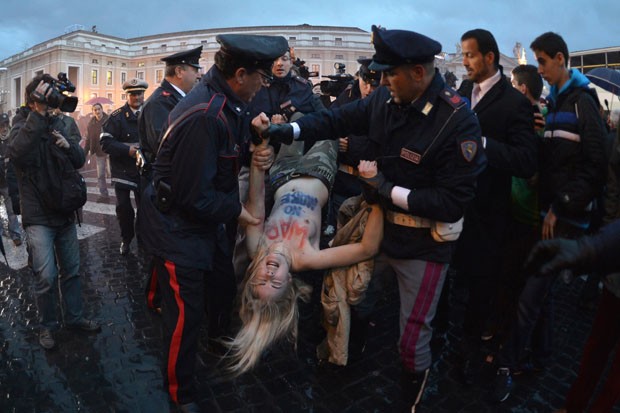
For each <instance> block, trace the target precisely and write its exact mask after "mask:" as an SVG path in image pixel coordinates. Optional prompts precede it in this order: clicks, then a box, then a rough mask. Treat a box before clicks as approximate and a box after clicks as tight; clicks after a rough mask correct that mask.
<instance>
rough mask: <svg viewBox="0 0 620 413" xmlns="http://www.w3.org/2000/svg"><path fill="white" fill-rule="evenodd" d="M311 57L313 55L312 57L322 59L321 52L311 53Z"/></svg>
mask: <svg viewBox="0 0 620 413" xmlns="http://www.w3.org/2000/svg"><path fill="white" fill-rule="evenodd" d="M310 57H311V58H312V59H320V58H321V55H320V54H318V53H312V54H311V55H310Z"/></svg>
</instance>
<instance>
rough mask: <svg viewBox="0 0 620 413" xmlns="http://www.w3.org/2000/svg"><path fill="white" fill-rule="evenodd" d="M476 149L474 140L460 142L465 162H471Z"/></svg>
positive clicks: (476, 145)
mask: <svg viewBox="0 0 620 413" xmlns="http://www.w3.org/2000/svg"><path fill="white" fill-rule="evenodd" d="M477 151H478V144H477V143H476V142H474V141H463V142H461V153H462V154H463V158H465V160H466V161H467V162H471V161H472V160H473V159H474V157H475V156H476V152H477Z"/></svg>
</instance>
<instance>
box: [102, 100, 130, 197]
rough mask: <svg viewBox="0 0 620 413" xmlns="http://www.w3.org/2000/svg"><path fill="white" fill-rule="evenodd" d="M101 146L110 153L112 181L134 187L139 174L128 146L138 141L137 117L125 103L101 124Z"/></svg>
mask: <svg viewBox="0 0 620 413" xmlns="http://www.w3.org/2000/svg"><path fill="white" fill-rule="evenodd" d="M100 143H101V147H102V148H103V151H104V152H106V153H107V154H109V155H110V172H111V174H112V182H114V184H115V185H121V186H124V187H128V188H136V187H137V186H138V182H140V175H139V174H138V168H137V167H136V159H135V158H132V157H131V156H129V146H128V145H130V144H132V143H138V117H137V116H136V115H135V114H134V113H133V111H132V110H131V108H130V107H129V103H125V104H124V105H123V106H121V107H120V108H118V109H116V110H115V111H114V112H112V113H111V114H110V117H109V118H108V120H107V121H106V122H105V123H104V124H103V126H102V132H101V140H100Z"/></svg>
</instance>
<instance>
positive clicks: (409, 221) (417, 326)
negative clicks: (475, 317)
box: [262, 26, 486, 411]
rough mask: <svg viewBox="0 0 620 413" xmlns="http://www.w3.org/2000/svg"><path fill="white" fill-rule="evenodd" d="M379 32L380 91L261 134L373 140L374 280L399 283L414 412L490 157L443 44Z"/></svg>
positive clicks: (368, 186) (375, 66)
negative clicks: (378, 221)
mask: <svg viewBox="0 0 620 413" xmlns="http://www.w3.org/2000/svg"><path fill="white" fill-rule="evenodd" d="M372 32H373V44H374V47H375V51H376V52H375V54H374V56H373V58H372V62H371V64H370V65H369V68H370V69H371V70H376V71H381V72H383V73H382V77H381V85H382V86H381V87H379V88H378V89H377V90H375V92H374V93H372V94H371V95H370V96H369V97H368V98H366V99H359V100H357V101H355V102H353V103H350V104H348V105H344V106H342V107H340V108H338V109H334V110H333V111H322V112H319V113H314V114H311V115H307V116H305V117H303V118H301V119H300V120H298V121H297V122H295V123H292V124H280V125H269V126H268V127H266V128H265V129H266V130H264V131H262V134H263V136H268V137H270V139H271V140H278V141H281V142H291V141H292V139H294V138H297V139H304V140H306V141H307V140H308V139H313V138H315V137H316V136H347V135H349V134H351V133H354V134H358V135H367V136H368V140H369V148H368V152H367V154H366V159H370V160H376V161H377V166H378V173H377V174H376V175H375V176H374V177H373V178H371V179H364V180H363V183H364V185H363V188H364V192H365V196H366V198H367V199H369V200H372V198H376V199H378V200H379V201H380V202H382V203H383V204H384V213H385V229H384V238H383V241H382V243H381V252H380V254H379V255H378V256H377V257H376V259H375V275H379V274H381V273H382V271H383V270H384V269H386V267H387V266H389V267H391V268H392V269H393V270H394V272H395V273H396V276H397V280H398V285H399V291H400V333H401V337H400V346H399V348H400V355H401V359H402V362H403V367H404V368H403V375H402V386H403V397H405V401H406V402H407V403H408V404H409V405H410V406H412V411H413V409H414V408H415V406H416V405H417V403H418V402H419V401H420V398H421V396H422V392H423V390H424V386H425V383H426V379H427V376H428V373H429V369H430V365H431V349H430V345H429V342H430V339H431V333H432V328H431V326H430V323H431V321H432V319H433V316H434V315H435V308H436V306H437V302H438V300H439V295H440V293H441V289H442V286H443V281H444V279H445V276H446V272H447V269H448V264H449V262H450V258H451V256H452V250H453V247H454V243H453V241H454V240H455V239H456V238H457V237H458V232H459V231H458V228H459V227H460V225H459V222H460V219H461V218H462V217H463V214H464V212H465V207H466V205H467V204H468V203H469V202H470V201H471V200H472V199H473V198H474V194H475V187H476V179H477V176H478V175H479V174H480V172H481V171H482V170H483V169H484V167H485V165H486V158H485V156H484V153H483V151H482V147H481V139H480V127H479V125H478V122H477V121H476V117H475V116H474V114H473V113H472V112H471V111H470V110H469V109H468V108H467V104H466V102H465V101H464V100H463V99H462V98H461V97H460V96H459V95H458V94H457V93H456V91H454V90H452V89H450V88H448V87H446V85H445V82H444V81H443V79H442V77H441V75H440V74H439V72H438V71H437V70H436V69H435V68H434V56H435V55H436V54H437V53H439V52H440V51H441V45H440V44H439V43H438V42H436V41H435V40H432V39H430V38H428V37H426V36H423V35H421V34H418V33H415V32H410V31H404V30H385V29H379V28H377V27H375V26H373V27H372ZM265 133H266V135H265ZM375 278H377V277H373V279H375ZM371 298H372V297H371Z"/></svg>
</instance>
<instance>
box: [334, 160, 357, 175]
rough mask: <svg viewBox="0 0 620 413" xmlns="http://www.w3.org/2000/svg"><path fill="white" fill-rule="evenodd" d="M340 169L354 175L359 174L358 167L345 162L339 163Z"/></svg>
mask: <svg viewBox="0 0 620 413" xmlns="http://www.w3.org/2000/svg"><path fill="white" fill-rule="evenodd" d="M338 170H339V171H341V172H344V173H345V174H349V175H354V176H358V175H359V172H358V171H357V168H356V167H354V166H351V165H347V164H344V163H341V164H340V165H338Z"/></svg>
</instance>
